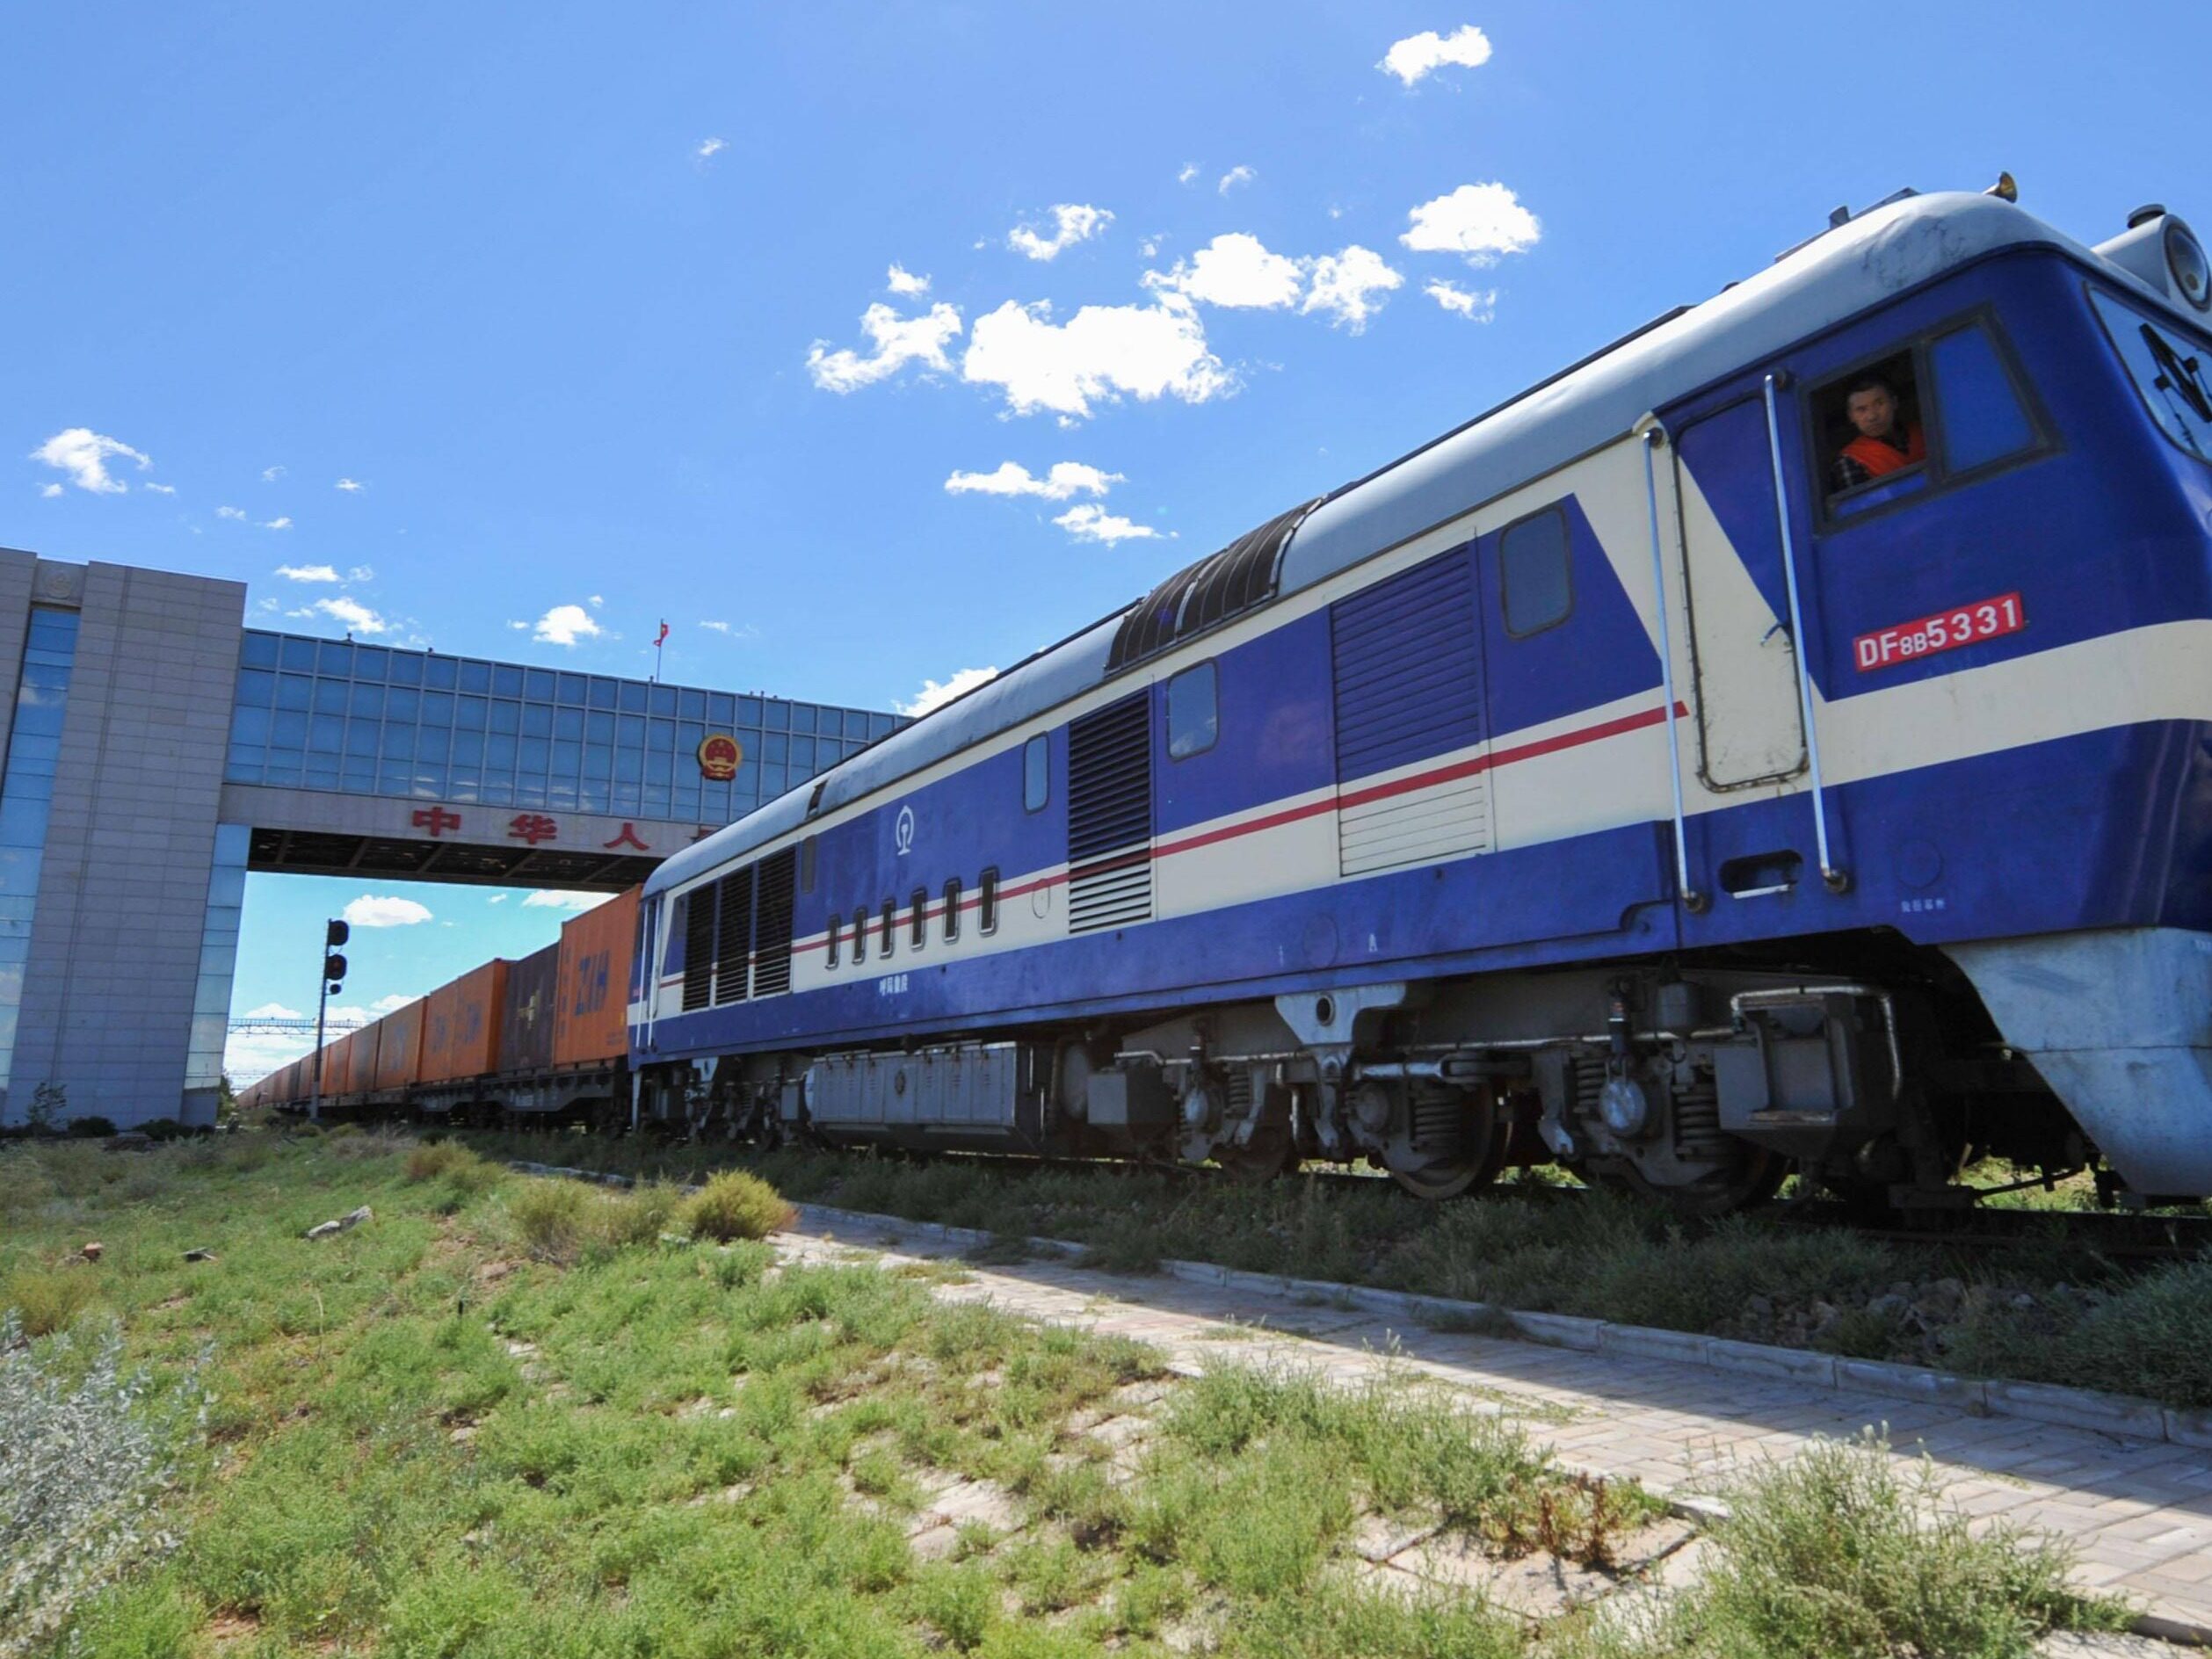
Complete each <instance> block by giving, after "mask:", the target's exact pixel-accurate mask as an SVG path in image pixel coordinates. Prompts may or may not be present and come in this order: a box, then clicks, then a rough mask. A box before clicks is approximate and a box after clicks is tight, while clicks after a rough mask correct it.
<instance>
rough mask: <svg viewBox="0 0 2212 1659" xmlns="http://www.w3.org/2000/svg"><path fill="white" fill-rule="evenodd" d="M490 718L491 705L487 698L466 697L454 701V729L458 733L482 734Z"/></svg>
mask: <svg viewBox="0 0 2212 1659" xmlns="http://www.w3.org/2000/svg"><path fill="white" fill-rule="evenodd" d="M490 716H491V704H490V700H489V699H485V698H482V697H470V696H464V697H457V698H455V699H453V729H454V730H455V731H457V732H480V731H482V730H483V729H484V727H485V725H486V724H487V723H488V722H489V721H490Z"/></svg>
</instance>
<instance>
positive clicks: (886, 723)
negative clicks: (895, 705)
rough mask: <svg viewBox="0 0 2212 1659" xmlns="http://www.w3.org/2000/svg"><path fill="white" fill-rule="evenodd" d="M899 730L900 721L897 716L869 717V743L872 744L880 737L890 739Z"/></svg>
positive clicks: (879, 715)
mask: <svg viewBox="0 0 2212 1659" xmlns="http://www.w3.org/2000/svg"><path fill="white" fill-rule="evenodd" d="M898 728H899V723H898V720H897V717H896V716H895V715H891V714H870V715H869V716H868V741H869V742H871V743H873V742H874V740H875V739H877V738H879V737H888V736H889V735H891V734H892V733H893V732H895V731H896V730H898Z"/></svg>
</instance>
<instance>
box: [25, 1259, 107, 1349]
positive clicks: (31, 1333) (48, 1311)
mask: <svg viewBox="0 0 2212 1659" xmlns="http://www.w3.org/2000/svg"><path fill="white" fill-rule="evenodd" d="M98 1294H99V1285H98V1281H97V1279H95V1278H94V1275H93V1271H92V1270H91V1268H90V1267H87V1266H86V1265H84V1264H83V1263H81V1262H79V1263H72V1264H69V1265H68V1266H64V1267H25V1268H19V1269H18V1270H17V1271H15V1272H14V1273H12V1274H11V1275H10V1276H9V1279H8V1283H7V1288H6V1289H5V1290H4V1291H0V1308H4V1309H10V1310H12V1312H13V1314H14V1315H15V1317H16V1319H17V1320H18V1322H19V1323H20V1324H21V1326H22V1329H23V1333H24V1334H25V1336H28V1337H45V1336H50V1335H52V1334H53V1333H54V1332H55V1331H57V1330H66V1329H69V1326H70V1325H71V1324H73V1323H74V1322H76V1316H77V1315H79V1314H81V1313H83V1311H84V1309H85V1308H86V1306H87V1305H88V1304H90V1303H91V1300H92V1299H93V1298H94V1297H95V1296H97V1295H98Z"/></svg>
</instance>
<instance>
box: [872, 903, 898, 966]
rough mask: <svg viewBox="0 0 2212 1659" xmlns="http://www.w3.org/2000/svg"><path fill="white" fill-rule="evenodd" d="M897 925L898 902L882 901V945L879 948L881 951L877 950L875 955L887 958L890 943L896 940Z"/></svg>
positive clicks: (889, 951)
mask: <svg viewBox="0 0 2212 1659" xmlns="http://www.w3.org/2000/svg"><path fill="white" fill-rule="evenodd" d="M898 925H899V907H898V901H897V900H896V899H886V900H884V901H883V944H882V946H881V949H879V950H878V951H877V952H876V954H877V955H878V956H888V955H889V954H890V953H891V945H892V942H893V941H894V940H896V938H898Z"/></svg>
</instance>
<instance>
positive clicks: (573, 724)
mask: <svg viewBox="0 0 2212 1659" xmlns="http://www.w3.org/2000/svg"><path fill="white" fill-rule="evenodd" d="M553 735H555V737H567V738H573V739H575V740H576V741H577V742H578V743H581V742H583V741H584V711H583V710H582V709H580V708H556V709H555V710H554V711H553Z"/></svg>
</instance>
